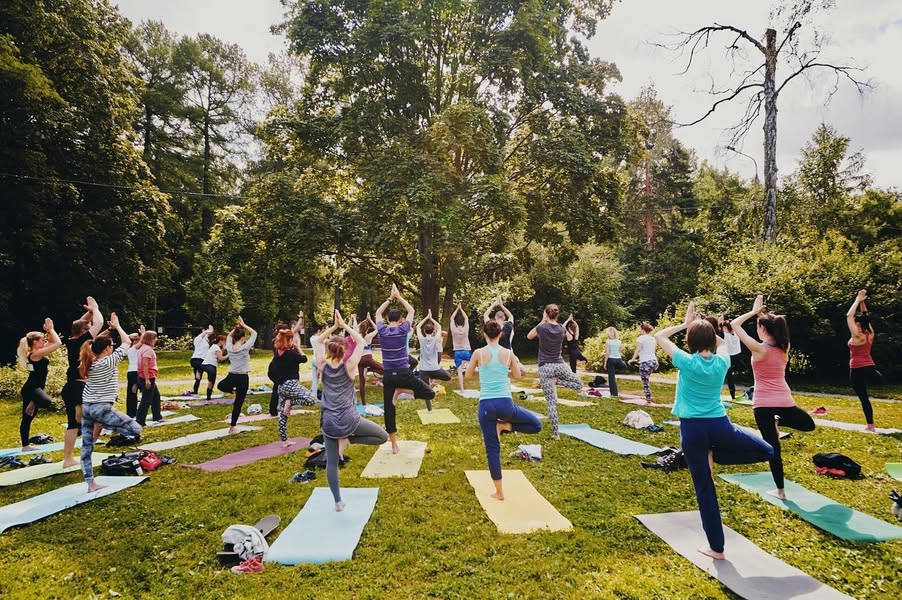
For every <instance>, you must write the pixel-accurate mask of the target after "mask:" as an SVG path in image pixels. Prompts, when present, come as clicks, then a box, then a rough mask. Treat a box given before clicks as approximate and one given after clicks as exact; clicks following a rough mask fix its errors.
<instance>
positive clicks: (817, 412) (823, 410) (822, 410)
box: [811, 406, 827, 417]
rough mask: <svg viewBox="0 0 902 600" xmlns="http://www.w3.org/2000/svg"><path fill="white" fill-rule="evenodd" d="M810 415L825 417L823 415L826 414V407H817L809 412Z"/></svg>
mask: <svg viewBox="0 0 902 600" xmlns="http://www.w3.org/2000/svg"><path fill="white" fill-rule="evenodd" d="M811 414H813V415H815V416H818V417H819V416H822V415H825V414H827V407H826V406H818V407H817V408H815V409H814V410H813V411H811Z"/></svg>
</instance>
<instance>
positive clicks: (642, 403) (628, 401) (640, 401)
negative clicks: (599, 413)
mask: <svg viewBox="0 0 902 600" xmlns="http://www.w3.org/2000/svg"><path fill="white" fill-rule="evenodd" d="M618 402H620V403H621V404H635V405H636V406H651V407H652V408H673V404H656V403H654V402H652V403H651V404H647V403H646V402H645V398H639V397H638V396H636V397H631V398H624V397H623V396H620V399H619V400H618Z"/></svg>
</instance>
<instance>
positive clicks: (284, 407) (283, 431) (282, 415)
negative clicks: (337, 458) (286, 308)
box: [229, 325, 316, 447]
mask: <svg viewBox="0 0 902 600" xmlns="http://www.w3.org/2000/svg"><path fill="white" fill-rule="evenodd" d="M297 340H298V338H297V336H296V335H295V331H294V329H293V328H290V327H289V326H288V325H283V326H282V327H281V328H280V329H279V330H278V331H277V332H276V338H275V340H274V341H273V357H272V360H271V361H270V363H269V369H268V374H269V378H270V379H271V380H272V382H273V387H274V388H275V391H276V392H277V393H278V397H279V404H278V406H277V407H276V409H277V410H278V414H279V439H280V440H282V444H283V445H284V446H285V447H288V446H291V445H293V444H294V442H289V441H288V417H289V416H290V415H291V407H292V406H299V405H304V406H312V405H314V404H316V396H315V395H314V393H313V392H312V391H310V390H308V389H307V388H306V387H304V386H303V385H301V369H300V365H301V364H302V363H305V362H307V355H306V354H304V353H303V352H302V351H301V349H300V348H299V347H298V346H297V345H296V344H297ZM232 431H234V426H233V427H232V428H231V429H229V432H232Z"/></svg>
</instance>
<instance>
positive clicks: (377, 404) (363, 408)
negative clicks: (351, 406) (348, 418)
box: [357, 402, 383, 417]
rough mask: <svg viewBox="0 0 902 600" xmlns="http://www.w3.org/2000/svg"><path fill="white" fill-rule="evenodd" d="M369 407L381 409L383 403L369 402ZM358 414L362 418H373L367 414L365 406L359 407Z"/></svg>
mask: <svg viewBox="0 0 902 600" xmlns="http://www.w3.org/2000/svg"><path fill="white" fill-rule="evenodd" d="M369 405H373V406H378V407H379V408H382V407H383V404H382V403H381V402H367V406H369ZM357 414H358V415H360V416H361V417H369V416H372V415H368V414H366V406H364V405H363V404H358V405H357Z"/></svg>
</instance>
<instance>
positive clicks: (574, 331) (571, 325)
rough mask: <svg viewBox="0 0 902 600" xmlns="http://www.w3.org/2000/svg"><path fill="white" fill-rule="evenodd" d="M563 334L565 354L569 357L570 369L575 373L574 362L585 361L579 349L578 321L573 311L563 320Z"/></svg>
mask: <svg viewBox="0 0 902 600" xmlns="http://www.w3.org/2000/svg"><path fill="white" fill-rule="evenodd" d="M564 335H565V336H566V338H567V355H568V357H569V358H570V370H571V371H573V372H574V373H576V363H578V362H586V357H585V356H583V353H582V352H580V349H579V323H577V322H576V319H574V318H573V313H570V316H569V317H567V320H566V321H564Z"/></svg>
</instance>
